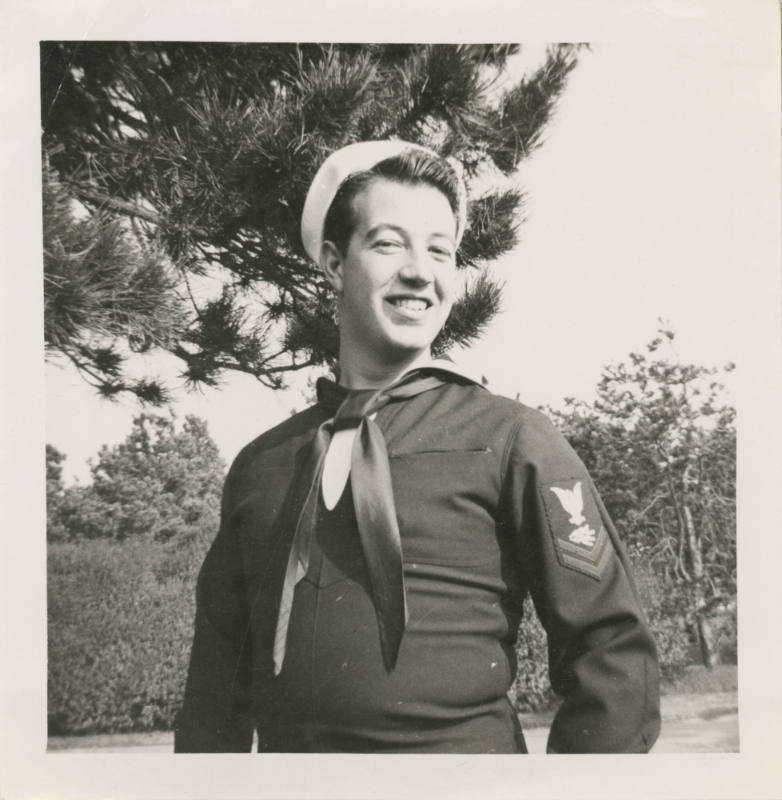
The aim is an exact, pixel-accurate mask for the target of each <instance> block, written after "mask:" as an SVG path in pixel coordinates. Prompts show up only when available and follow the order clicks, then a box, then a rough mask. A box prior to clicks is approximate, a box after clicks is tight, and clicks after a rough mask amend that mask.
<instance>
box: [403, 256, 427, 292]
mask: <svg viewBox="0 0 782 800" xmlns="http://www.w3.org/2000/svg"><path fill="white" fill-rule="evenodd" d="M399 277H400V278H401V279H402V280H404V281H405V282H406V283H410V284H414V285H415V286H426V285H427V284H430V283H431V282H432V280H433V278H432V269H431V266H430V265H429V263H428V262H427V259H426V256H425V255H424V254H423V253H421V252H420V251H418V250H417V249H415V248H410V249H409V250H408V251H407V257H406V258H405V261H404V263H403V264H402V266H401V268H400V270H399Z"/></svg>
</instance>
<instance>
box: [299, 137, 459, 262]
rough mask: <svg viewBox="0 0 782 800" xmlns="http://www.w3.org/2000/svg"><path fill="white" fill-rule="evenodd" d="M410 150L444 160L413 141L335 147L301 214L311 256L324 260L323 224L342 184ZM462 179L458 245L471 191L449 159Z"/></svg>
mask: <svg viewBox="0 0 782 800" xmlns="http://www.w3.org/2000/svg"><path fill="white" fill-rule="evenodd" d="M408 150H421V151H423V152H424V153H428V154H429V155H431V156H434V158H437V159H442V157H441V156H439V155H438V154H437V153H435V152H434V151H433V150H430V149H429V148H427V147H423V146H421V145H420V144H414V143H413V142H403V141H400V140H393V139H384V140H381V141H373V142H356V143H354V144H349V145H347V146H346V147H342V148H340V149H339V150H335V151H334V152H333V153H332V154H331V155H330V156H329V157H328V158H327V159H326V160H325V161H324V162H323V164H321V166H320V169H319V170H318V171H317V172H316V173H315V177H314V178H313V179H312V183H311V184H310V188H309V191H308V192H307V197H306V199H305V200H304V210H303V211H302V213H301V240H302V242H303V243H304V249H305V250H306V251H307V253H308V255H309V257H310V258H311V259H312V260H313V261H315V262H319V261H320V251H321V246H322V244H323V223H324V222H325V220H326V214H327V213H328V210H329V207H330V206H331V203H332V202H333V200H334V197H335V196H336V194H337V191H338V190H339V187H340V186H342V184H343V183H344V182H345V181H346V180H347V179H348V178H349V177H350V176H351V175H354V174H355V173H357V172H364V171H366V170H369V169H371V168H372V167H374V166H375V164H379V163H380V162H381V161H385V160H386V159H387V158H392V157H393V156H397V155H400V154H401V153H404V152H406V151H408ZM445 160H446V161H447V163H448V164H449V165H450V166H451V167H452V169H453V171H454V173H455V174H456V176H457V177H458V179H459V209H458V213H457V226H456V245H457V246H458V245H459V242H460V241H461V239H462V235H463V234H464V228H465V225H466V221H467V192H466V190H465V187H464V181H463V180H462V170H461V164H459V163H458V162H457V161H454V160H453V159H450V158H449V159H445Z"/></svg>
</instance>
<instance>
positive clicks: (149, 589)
mask: <svg viewBox="0 0 782 800" xmlns="http://www.w3.org/2000/svg"><path fill="white" fill-rule="evenodd" d="M212 534H213V531H212V532H210V535H212ZM208 538H209V537H208V536H206V535H202V536H198V537H193V538H192V539H191V540H190V541H189V542H181V543H179V544H178V545H177V546H176V547H172V546H171V545H170V544H169V545H165V544H162V543H158V542H125V543H122V544H119V543H116V542H111V541H105V540H94V541H85V542H82V543H79V544H74V543H51V544H50V545H49V553H48V631H49V640H48V657H49V679H48V722H49V734H50V735H65V734H91V733H124V732H134V731H153V730H170V729H171V728H172V726H173V719H174V714H175V713H176V711H177V710H178V708H179V706H180V704H181V701H182V693H183V690H184V680H185V675H186V669H187V661H188V657H189V651H190V643H191V641H192V625H193V615H194V611H195V576H196V573H197V569H198V567H199V565H200V563H201V561H202V559H203V556H204V553H205V549H206V540H207V539H208Z"/></svg>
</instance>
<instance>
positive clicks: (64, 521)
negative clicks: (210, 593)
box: [47, 414, 224, 542]
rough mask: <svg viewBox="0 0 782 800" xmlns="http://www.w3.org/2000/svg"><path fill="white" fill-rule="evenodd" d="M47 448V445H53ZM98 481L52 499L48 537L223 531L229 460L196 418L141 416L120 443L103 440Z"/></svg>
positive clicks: (164, 536) (180, 536)
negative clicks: (222, 508) (180, 420)
mask: <svg viewBox="0 0 782 800" xmlns="http://www.w3.org/2000/svg"><path fill="white" fill-rule="evenodd" d="M47 452H48V450H47ZM90 469H91V473H92V482H91V483H90V484H89V485H86V486H80V485H78V484H77V485H74V486H70V487H68V488H67V489H65V490H64V491H61V492H60V493H59V495H58V496H57V497H56V498H55V499H54V502H53V503H52V505H51V507H50V509H49V512H50V528H49V537H50V539H69V540H78V539H114V540H117V541H122V540H125V539H130V538H133V539H146V540H150V541H169V540H176V541H179V542H181V541H183V540H184V539H188V538H192V537H193V536H194V535H195V534H196V533H197V532H201V533H203V535H205V536H210V537H211V536H213V535H214V532H215V530H216V529H217V521H218V514H219V508H220V493H221V491H222V481H223V475H224V464H223V461H222V459H221V458H220V455H219V452H218V450H217V446H216V445H215V443H214V442H213V440H212V439H211V437H210V436H209V432H208V430H207V427H206V423H205V422H203V420H200V419H199V418H198V417H193V416H188V417H186V418H185V420H184V423H183V425H182V427H181V429H177V426H176V425H175V418H174V417H172V416H168V417H166V416H160V415H150V414H140V415H138V416H136V417H135V418H134V420H133V425H132V429H131V432H130V434H129V435H128V437H127V438H126V439H125V441H123V442H121V443H120V444H118V445H115V446H113V447H108V446H106V445H104V446H103V447H102V448H101V450H100V452H99V453H98V456H97V459H96V460H95V461H94V462H93V463H92V464H91V465H90Z"/></svg>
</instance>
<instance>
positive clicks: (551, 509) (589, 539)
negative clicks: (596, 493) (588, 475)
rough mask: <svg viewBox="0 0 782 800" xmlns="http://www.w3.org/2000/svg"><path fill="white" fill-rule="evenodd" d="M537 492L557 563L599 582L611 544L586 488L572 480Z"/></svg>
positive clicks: (577, 481)
mask: <svg viewBox="0 0 782 800" xmlns="http://www.w3.org/2000/svg"><path fill="white" fill-rule="evenodd" d="M539 491H540V495H541V499H542V501H543V508H544V509H545V512H546V521H547V523H548V528H549V533H550V534H551V538H552V540H553V542H554V549H555V550H556V553H557V558H558V559H559V563H560V564H561V565H562V566H563V567H568V569H574V570H576V571H578V572H582V573H584V574H585V575H589V577H591V578H595V580H600V578H601V577H602V575H603V571H604V569H605V566H606V564H607V563H608V559H609V556H610V552H611V543H610V540H609V538H608V532H607V531H606V529H605V526H604V525H603V520H602V519H601V518H600V512H599V511H598V510H597V505H596V504H595V501H594V498H593V497H592V495H591V493H590V490H589V487H588V486H585V485H584V483H583V482H582V481H581V480H579V479H571V480H566V481H557V482H556V483H549V484H545V485H544V486H541V487H540V488H539Z"/></svg>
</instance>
